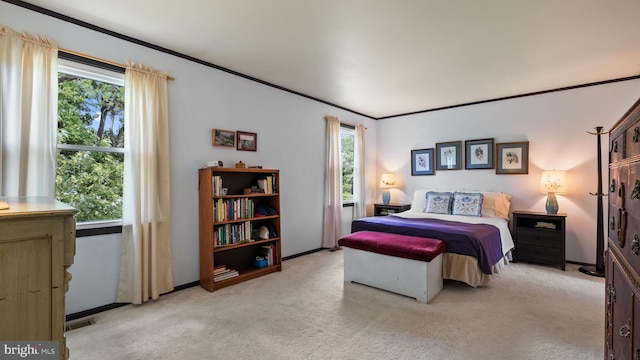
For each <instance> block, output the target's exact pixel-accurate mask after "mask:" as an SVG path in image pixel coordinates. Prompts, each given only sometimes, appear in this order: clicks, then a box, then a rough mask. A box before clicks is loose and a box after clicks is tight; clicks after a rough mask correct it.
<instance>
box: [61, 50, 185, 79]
mask: <svg viewBox="0 0 640 360" xmlns="http://www.w3.org/2000/svg"><path fill="white" fill-rule="evenodd" d="M58 51H62V52H64V53H67V54H71V55H75V56H80V57H83V58H85V59H89V60H94V61H99V62H102V63H105V64H109V65H113V66H117V67H121V68H123V69H126V68H127V66H126V65H123V64H120V63H117V62H115V61H109V60H105V59H100V58H99V57H95V56H91V55H86V54H83V53H79V52H77V51H73V50H68V49H63V48H58ZM167 80H171V81H174V80H175V78H174V77H173V76H169V75H167Z"/></svg>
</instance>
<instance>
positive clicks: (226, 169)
mask: <svg viewBox="0 0 640 360" xmlns="http://www.w3.org/2000/svg"><path fill="white" fill-rule="evenodd" d="M200 170H211V172H228V173H257V174H262V173H264V174H274V173H275V174H277V173H279V172H280V170H275V169H258V168H235V167H233V168H232V167H220V166H210V167H203V168H201V169H200Z"/></svg>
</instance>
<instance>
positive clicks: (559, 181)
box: [540, 170, 567, 214]
mask: <svg viewBox="0 0 640 360" xmlns="http://www.w3.org/2000/svg"><path fill="white" fill-rule="evenodd" d="M540 191H541V192H542V193H543V194H548V195H547V204H546V206H545V209H546V210H547V214H557V213H558V200H557V199H556V194H564V193H566V192H567V172H566V171H564V170H544V171H543V172H542V176H541V177H540Z"/></svg>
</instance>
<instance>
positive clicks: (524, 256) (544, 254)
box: [516, 244, 564, 264]
mask: <svg viewBox="0 0 640 360" xmlns="http://www.w3.org/2000/svg"><path fill="white" fill-rule="evenodd" d="M516 258H517V260H524V261H534V262H540V263H545V264H556V263H564V254H563V253H562V249H558V248H550V247H538V246H532V245H521V244H518V250H517V252H516Z"/></svg>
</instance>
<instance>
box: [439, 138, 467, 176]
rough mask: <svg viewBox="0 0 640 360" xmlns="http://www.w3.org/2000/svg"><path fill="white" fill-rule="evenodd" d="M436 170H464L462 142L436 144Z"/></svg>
mask: <svg viewBox="0 0 640 360" xmlns="http://www.w3.org/2000/svg"><path fill="white" fill-rule="evenodd" d="M436 160H437V163H436V170H460V169H462V141H450V142H444V143H437V144H436Z"/></svg>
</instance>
